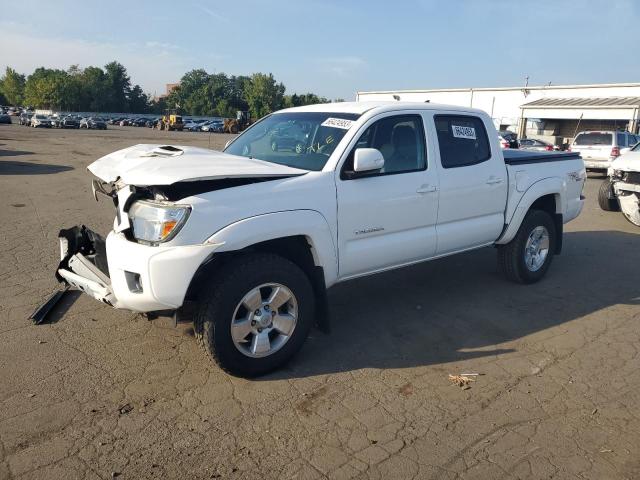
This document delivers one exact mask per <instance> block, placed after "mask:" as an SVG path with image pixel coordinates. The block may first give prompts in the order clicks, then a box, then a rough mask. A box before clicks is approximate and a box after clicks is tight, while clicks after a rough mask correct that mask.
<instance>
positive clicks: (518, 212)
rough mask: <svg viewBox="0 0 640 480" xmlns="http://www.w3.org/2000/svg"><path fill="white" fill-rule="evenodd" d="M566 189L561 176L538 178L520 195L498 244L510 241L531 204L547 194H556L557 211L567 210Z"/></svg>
mask: <svg viewBox="0 0 640 480" xmlns="http://www.w3.org/2000/svg"><path fill="white" fill-rule="evenodd" d="M566 191H567V184H566V182H565V181H564V180H562V179H561V178H559V177H549V178H544V179H542V180H538V181H537V182H535V183H533V184H532V185H531V186H530V187H529V188H528V189H527V190H526V191H525V192H524V194H523V195H522V197H520V201H519V202H518V205H517V206H516V208H515V209H514V211H513V214H512V215H511V218H510V219H508V220H507V228H506V229H505V230H504V232H503V233H502V235H501V236H500V238H499V239H498V240H497V241H496V244H498V245H504V244H506V243H509V242H510V241H511V240H513V238H514V237H515V236H516V234H517V233H518V229H519V228H520V225H521V224H522V221H523V220H524V217H525V215H526V214H527V212H528V211H529V209H530V208H531V205H533V203H534V202H535V201H536V200H538V199H539V198H541V197H544V196H545V195H554V196H555V199H556V213H560V214H561V213H562V212H564V211H565V210H566V203H567V199H566Z"/></svg>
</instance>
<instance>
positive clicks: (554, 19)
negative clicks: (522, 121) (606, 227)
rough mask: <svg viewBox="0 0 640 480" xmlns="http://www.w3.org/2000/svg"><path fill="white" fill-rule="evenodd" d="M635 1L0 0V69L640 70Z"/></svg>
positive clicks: (359, 76)
mask: <svg viewBox="0 0 640 480" xmlns="http://www.w3.org/2000/svg"><path fill="white" fill-rule="evenodd" d="M638 20H640V1H636V0H574V1H568V0H566V1H565V0H521V1H520V0H510V1H503V0H475V1H474V0H448V1H446V0H441V1H438V0H407V1H402V0H395V1H393V0H388V1H383V0H370V1H355V0H354V1H349V0H342V1H339V0H322V1H320V0H308V1H307V0H297V1H296V0H270V1H258V0H240V1H236V0H227V1H207V0H199V1H198V0H196V1H194V0H173V1H165V0H153V1H131V0H128V1H121V0H107V1H102V2H94V1H74V0H56V1H52V0H46V1H45V0H29V1H28V2H25V1H16V0H0V32H1V35H0V69H1V70H2V72H4V69H5V67H6V66H10V67H12V68H14V69H16V70H18V71H19V72H21V73H25V74H29V73H31V72H32V71H33V70H34V69H35V68H37V67H39V66H45V67H49V68H62V69H67V68H68V67H69V66H70V65H74V64H79V65H80V66H81V67H86V66H89V65H95V66H103V65H105V64H106V63H108V62H110V61H112V60H118V61H119V62H121V63H122V64H123V65H124V66H125V67H126V68H127V70H128V72H129V74H130V76H131V79H132V81H133V82H134V83H138V84H140V85H141V86H142V88H143V89H144V90H145V91H146V92H147V93H150V94H152V95H153V94H161V93H163V92H164V90H165V84H166V83H170V82H176V81H179V79H180V77H181V76H182V75H183V74H184V73H185V72H187V71H189V70H192V69H194V68H204V69H205V70H206V71H208V72H209V73H220V72H225V73H228V74H234V75H247V74H251V73H254V72H265V73H269V72H271V73H273V75H274V76H275V77H276V79H277V80H278V81H281V82H283V83H284V84H285V86H286V87H287V93H306V92H313V93H317V94H319V95H322V96H325V97H328V98H330V99H334V98H343V99H346V100H350V99H354V97H355V93H356V92H357V91H367V90H400V89H421V88H449V87H495V86H518V85H523V84H524V82H525V77H527V76H528V77H529V84H530V85H543V84H548V83H549V82H551V83H552V84H554V85H559V84H590V83H617V82H638V81H640V61H638V59H637V54H636V53H635V51H636V49H637V40H636V35H635V32H636V29H637V25H638Z"/></svg>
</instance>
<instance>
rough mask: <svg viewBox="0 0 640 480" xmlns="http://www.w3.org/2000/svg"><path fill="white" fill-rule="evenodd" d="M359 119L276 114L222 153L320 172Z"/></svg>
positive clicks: (348, 114)
mask: <svg viewBox="0 0 640 480" xmlns="http://www.w3.org/2000/svg"><path fill="white" fill-rule="evenodd" d="M359 116H360V115H357V114H350V113H320V112H291V113H276V114H273V115H270V116H268V117H266V118H264V119H263V120H261V121H260V122H258V123H256V124H255V125H254V126H253V127H251V128H250V129H249V130H247V131H246V132H245V133H243V134H242V135H240V136H239V137H238V138H237V139H236V140H235V141H234V142H233V143H232V144H231V145H229V147H227V148H226V149H225V150H224V151H225V152H226V153H230V154H232V155H240V156H243V157H249V158H257V159H259V160H265V161H267V162H273V163H279V164H281V165H287V166H289V167H294V168H301V169H304V170H315V171H319V170H322V168H323V167H324V165H325V163H327V160H328V159H329V156H331V154H332V153H333V150H334V149H335V148H336V145H338V143H340V140H342V137H344V135H345V133H347V130H349V128H350V127H351V125H352V124H353V122H354V121H355V120H357V119H358V117H359Z"/></svg>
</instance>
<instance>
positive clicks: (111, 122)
mask: <svg viewBox="0 0 640 480" xmlns="http://www.w3.org/2000/svg"><path fill="white" fill-rule="evenodd" d="M122 120H124V117H113V118H110V119H109V121H108V122H107V123H108V124H109V125H119V124H120V122H121V121H122Z"/></svg>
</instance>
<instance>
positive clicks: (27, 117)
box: [18, 112, 33, 127]
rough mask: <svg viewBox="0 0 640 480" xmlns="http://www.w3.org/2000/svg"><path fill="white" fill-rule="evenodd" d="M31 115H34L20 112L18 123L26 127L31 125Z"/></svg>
mask: <svg viewBox="0 0 640 480" xmlns="http://www.w3.org/2000/svg"><path fill="white" fill-rule="evenodd" d="M31 117H33V113H31V112H22V113H21V114H20V117H19V118H18V123H19V124H20V125H24V126H25V127H29V126H30V125H31Z"/></svg>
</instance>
